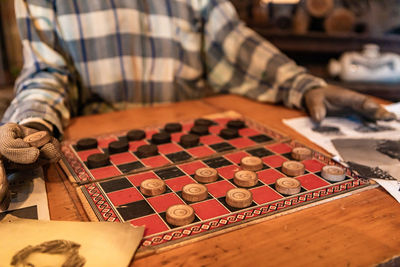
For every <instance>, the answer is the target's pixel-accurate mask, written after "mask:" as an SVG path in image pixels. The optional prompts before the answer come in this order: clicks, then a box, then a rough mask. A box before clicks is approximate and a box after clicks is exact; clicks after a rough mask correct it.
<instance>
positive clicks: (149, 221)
mask: <svg viewBox="0 0 400 267" xmlns="http://www.w3.org/2000/svg"><path fill="white" fill-rule="evenodd" d="M130 223H131V224H132V225H135V226H144V227H145V229H144V236H149V235H152V234H156V233H161V232H164V231H167V230H168V226H167V225H166V224H165V222H164V221H163V220H162V219H161V218H160V216H159V215H158V214H151V215H149V216H145V217H140V218H137V219H134V220H132V221H130Z"/></svg>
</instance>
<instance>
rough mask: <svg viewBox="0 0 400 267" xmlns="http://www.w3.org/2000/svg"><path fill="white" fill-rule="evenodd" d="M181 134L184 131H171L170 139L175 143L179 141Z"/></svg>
mask: <svg viewBox="0 0 400 267" xmlns="http://www.w3.org/2000/svg"><path fill="white" fill-rule="evenodd" d="M182 135H185V133H183V132H179V133H173V134H171V140H172V141H173V142H175V143H179V141H180V140H181V136H182Z"/></svg>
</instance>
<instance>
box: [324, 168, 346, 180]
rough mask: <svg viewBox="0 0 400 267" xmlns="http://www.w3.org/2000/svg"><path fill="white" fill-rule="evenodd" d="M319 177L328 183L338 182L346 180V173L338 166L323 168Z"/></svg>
mask: <svg viewBox="0 0 400 267" xmlns="http://www.w3.org/2000/svg"><path fill="white" fill-rule="evenodd" d="M321 176H322V177H323V178H324V179H326V180H328V181H331V182H339V181H343V180H344V179H345V178H346V173H345V172H344V170H343V169H342V168H340V167H338V166H324V167H323V168H322V172H321Z"/></svg>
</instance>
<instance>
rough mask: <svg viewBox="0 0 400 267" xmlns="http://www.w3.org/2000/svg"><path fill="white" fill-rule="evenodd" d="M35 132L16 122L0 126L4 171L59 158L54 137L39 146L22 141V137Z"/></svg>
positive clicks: (58, 148)
mask: <svg viewBox="0 0 400 267" xmlns="http://www.w3.org/2000/svg"><path fill="white" fill-rule="evenodd" d="M35 132H38V130H36V129H32V128H29V127H25V126H22V125H18V124H16V123H7V124H5V125H3V126H1V127H0V156H1V159H2V161H3V163H4V167H5V169H6V172H9V171H17V170H22V169H29V168H36V167H38V166H42V165H45V164H48V163H52V162H57V161H58V160H59V159H60V157H61V152H60V143H59V142H58V141H57V139H55V138H54V137H51V138H50V141H49V142H48V143H46V144H45V145H43V146H41V147H40V148H37V147H33V146H30V145H29V144H28V143H26V142H25V141H23V139H24V137H26V136H28V135H30V134H33V133H35Z"/></svg>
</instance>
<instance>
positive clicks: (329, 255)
mask: <svg viewBox="0 0 400 267" xmlns="http://www.w3.org/2000/svg"><path fill="white" fill-rule="evenodd" d="M226 110H234V111H237V112H239V113H241V114H242V115H244V116H246V117H249V118H251V119H253V120H255V121H257V122H259V123H262V124H265V125H268V126H269V127H270V128H273V129H276V130H278V131H280V132H282V133H284V134H286V135H288V136H290V137H291V138H293V139H296V140H298V141H300V142H302V143H304V144H306V145H308V146H310V147H312V148H314V149H317V150H319V151H322V152H325V151H324V150H323V149H321V148H319V147H318V146H316V145H314V144H312V143H310V142H309V141H308V140H307V139H305V138H304V137H302V136H300V135H299V134H298V133H297V132H295V131H293V130H292V129H290V128H288V127H287V126H285V125H284V124H283V123H282V119H283V118H294V117H298V116H304V115H305V113H304V112H302V111H297V110H290V109H287V108H285V107H283V106H275V105H267V104H261V103H257V102H254V101H250V100H247V99H244V98H242V97H238V96H232V95H223V96H217V97H210V98H205V99H202V100H197V101H187V102H181V103H177V104H171V105H165V106H158V107H153V108H136V109H131V110H127V111H121V112H115V113H109V114H102V115H93V116H85V117H79V118H75V119H73V120H72V122H71V125H70V126H69V127H68V129H67V130H66V132H65V138H66V139H78V138H82V137H89V136H94V135H98V134H102V133H108V132H114V131H119V130H127V129H132V128H141V127H145V126H152V125H160V124H164V123H167V122H174V121H180V120H186V119H191V118H198V117H201V116H204V115H208V114H212V113H218V112H223V111H226ZM46 185H47V191H48V199H49V208H50V216H51V219H53V220H68V221H87V220H88V218H87V216H86V214H85V212H84V210H83V208H82V205H81V204H80V201H79V199H78V197H77V195H76V193H75V189H74V187H73V186H72V185H71V183H70V182H69V181H68V180H67V179H66V178H65V176H64V174H63V173H62V172H61V171H60V169H58V168H56V167H55V166H50V167H49V168H48V169H47V183H46ZM399 230H400V204H399V203H397V202H396V201H395V200H394V199H393V198H392V197H391V196H390V195H389V194H388V193H386V191H384V190H383V189H382V188H380V187H379V188H375V189H370V190H367V191H364V192H360V193H356V194H354V195H351V196H348V197H345V198H341V199H337V200H334V201H331V202H328V203H324V204H321V205H317V206H314V207H311V208H307V209H304V210H301V211H297V212H295V213H292V214H288V215H284V216H281V217H277V218H274V219H271V220H267V221H264V222H261V223H258V224H255V225H251V226H247V227H244V228H242V229H239V230H235V231H231V232H228V233H224V234H222V235H217V236H214V237H211V238H208V239H205V240H202V241H198V242H194V243H192V244H188V245H184V246H182V247H178V248H174V249H172V250H168V251H165V252H161V253H159V254H155V255H150V256H146V257H143V258H139V259H135V260H134V262H133V266H161V265H162V266H228V265H229V266H371V265H375V264H377V263H381V262H384V261H386V260H388V259H390V258H392V257H394V256H397V255H399V254H400V231H399Z"/></svg>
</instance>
